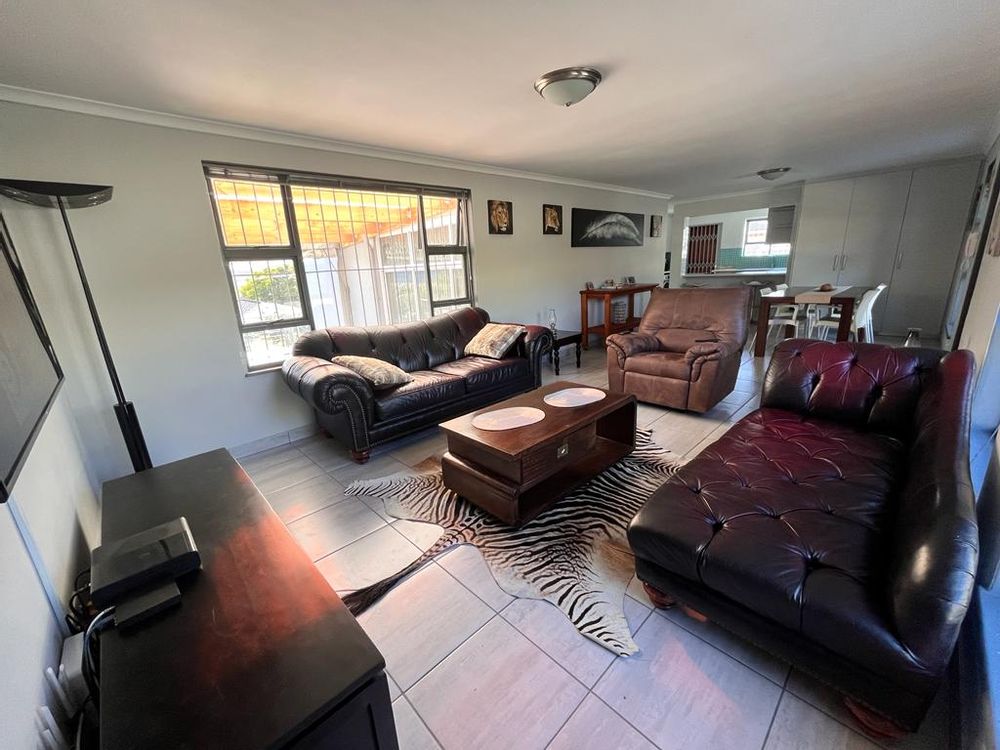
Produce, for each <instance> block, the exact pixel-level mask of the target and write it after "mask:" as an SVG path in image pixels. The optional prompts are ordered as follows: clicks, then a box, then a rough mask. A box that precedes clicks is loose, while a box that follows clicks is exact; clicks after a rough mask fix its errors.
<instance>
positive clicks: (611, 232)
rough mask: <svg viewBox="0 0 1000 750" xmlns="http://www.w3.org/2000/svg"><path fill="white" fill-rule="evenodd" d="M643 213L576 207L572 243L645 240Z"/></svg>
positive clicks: (600, 244) (591, 244) (625, 243)
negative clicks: (643, 236)
mask: <svg viewBox="0 0 1000 750" xmlns="http://www.w3.org/2000/svg"><path fill="white" fill-rule="evenodd" d="M644 221H645V216H644V215H643V214H630V213H623V212H621V211H595V210H593V209H589V208H574V209H573V225H572V227H571V242H570V244H571V245H572V246H573V247H623V246H629V245H641V244H642V227H643V223H644Z"/></svg>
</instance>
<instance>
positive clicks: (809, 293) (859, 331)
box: [751, 283, 888, 357]
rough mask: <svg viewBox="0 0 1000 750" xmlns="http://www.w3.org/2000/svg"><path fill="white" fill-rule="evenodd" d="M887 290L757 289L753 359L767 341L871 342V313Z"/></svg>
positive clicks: (782, 286)
mask: <svg viewBox="0 0 1000 750" xmlns="http://www.w3.org/2000/svg"><path fill="white" fill-rule="evenodd" d="M887 288H888V285H887V284H884V283H883V284H878V285H877V286H874V287H872V286H857V285H855V286H834V285H832V284H821V285H817V286H789V285H788V284H784V283H782V284H777V285H774V286H762V287H760V289H759V291H758V293H757V296H758V302H759V306H758V309H757V322H756V326H755V327H754V331H753V334H752V339H751V346H752V348H753V354H754V356H755V357H763V356H764V355H765V353H766V351H767V346H768V340H769V338H771V337H772V335H773V334H775V333H776V334H777V338H778V340H780V339H782V338H792V337H797V338H816V339H823V340H827V341H830V340H833V341H848V340H851V339H853V340H855V341H859V342H865V341H873V340H874V338H875V336H874V332H875V327H874V321H873V317H872V313H873V310H874V307H875V303H876V302H877V301H878V299H879V297H880V296H881V295H882V293H883V292H885V290H886V289H887Z"/></svg>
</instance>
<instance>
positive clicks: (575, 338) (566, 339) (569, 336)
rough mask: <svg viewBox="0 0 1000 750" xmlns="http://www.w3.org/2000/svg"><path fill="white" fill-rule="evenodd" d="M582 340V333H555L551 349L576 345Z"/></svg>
mask: <svg viewBox="0 0 1000 750" xmlns="http://www.w3.org/2000/svg"><path fill="white" fill-rule="evenodd" d="M582 338H583V333H581V332H580V331H556V332H555V340H554V341H553V343H552V348H554V349H558V348H559V347H560V346H569V345H570V344H578V343H580V340H581V339H582Z"/></svg>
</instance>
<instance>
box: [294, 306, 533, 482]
mask: <svg viewBox="0 0 1000 750" xmlns="http://www.w3.org/2000/svg"><path fill="white" fill-rule="evenodd" d="M489 322H490V316H489V314H488V313H487V312H486V311H485V310H483V309H481V308H478V307H467V308H464V309H462V310H459V311H457V312H452V313H447V314H445V315H440V316H437V317H434V318H430V319H429V320H422V321H419V322H417V323H406V324H403V325H396V326H376V327H369V328H358V327H350V328H349V327H343V328H325V329H318V330H315V331H310V332H309V333H307V334H305V335H304V336H302V337H301V338H300V339H299V340H298V341H296V342H295V346H294V347H293V348H292V356H291V357H289V358H288V359H287V360H285V363H284V365H283V366H282V372H283V374H284V377H285V382H286V383H287V384H288V387H289V388H291V389H292V390H293V391H294V392H295V393H297V394H298V395H300V396H301V397H302V398H304V399H305V400H306V402H307V403H309V405H310V406H312V407H313V408H314V409H315V410H316V419H317V421H318V422H319V424H320V427H321V428H322V429H323V430H325V431H326V432H327V433H328V434H329V435H331V436H332V437H334V438H336V439H337V440H339V441H340V442H341V443H342V444H344V445H345V446H346V447H347V448H349V449H350V451H351V455H352V456H353V458H354V460H355V461H358V462H359V463H364V462H365V461H367V460H368V457H369V455H370V452H371V449H372V447H373V446H375V445H379V444H381V443H384V442H386V441H389V440H392V439H394V438H397V437H399V436H401V435H405V434H406V433H408V432H413V431H415V430H419V429H421V428H424V427H427V426H430V425H434V424H437V423H439V422H441V421H442V420H445V419H449V418H450V417H453V416H456V415H458V414H464V413H465V412H468V411H472V410H474V409H478V408H481V407H483V406H486V405H488V404H491V403H494V402H496V401H499V400H501V399H505V398H508V397H510V396H513V395H515V394H517V393H521V392H523V391H528V390H531V389H533V388H537V387H538V386H539V385H540V384H541V364H542V358H543V355H545V354H547V353H548V351H549V349H551V347H552V332H551V331H550V330H549V329H548V328H545V327H543V326H534V325H529V326H525V328H526V329H527V333H526V334H524V335H523V336H521V338H520V339H519V340H518V341H517V342H516V343H515V345H514V347H513V349H512V351H511V352H510V353H509V354H508V355H507V356H506V357H505V358H503V359H489V358H487V357H466V356H465V346H466V344H468V343H469V341H470V340H471V339H472V337H473V336H475V335H476V333H477V332H479V330H480V329H481V328H482V327H483V326H485V325H486V324H487V323H489ZM339 355H355V356H361V357H375V358H378V359H382V360H385V361H386V362H390V363H392V364H394V365H396V366H397V367H399V368H401V369H403V370H405V371H406V372H408V373H409V374H410V375H412V376H413V382H411V383H407V384H406V385H402V386H399V387H397V388H392V389H390V390H386V391H379V392H375V391H373V390H372V389H371V387H370V386H369V384H368V382H367V381H365V380H364V379H363V378H361V376H359V375H358V374H357V373H355V372H354V371H353V370H349V369H347V368H346V367H342V366H340V365H337V364H334V363H333V362H331V361H330V360H331V359H332V358H333V357H336V356H339Z"/></svg>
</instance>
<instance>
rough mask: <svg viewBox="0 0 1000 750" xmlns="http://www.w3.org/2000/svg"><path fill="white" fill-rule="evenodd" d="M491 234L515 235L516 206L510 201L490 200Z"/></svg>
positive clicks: (488, 202) (488, 206) (488, 204)
mask: <svg viewBox="0 0 1000 750" xmlns="http://www.w3.org/2000/svg"><path fill="white" fill-rule="evenodd" d="M486 206H487V208H488V213H489V221H490V234H514V206H513V204H512V203H511V202H510V201H497V200H488V201H486Z"/></svg>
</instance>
